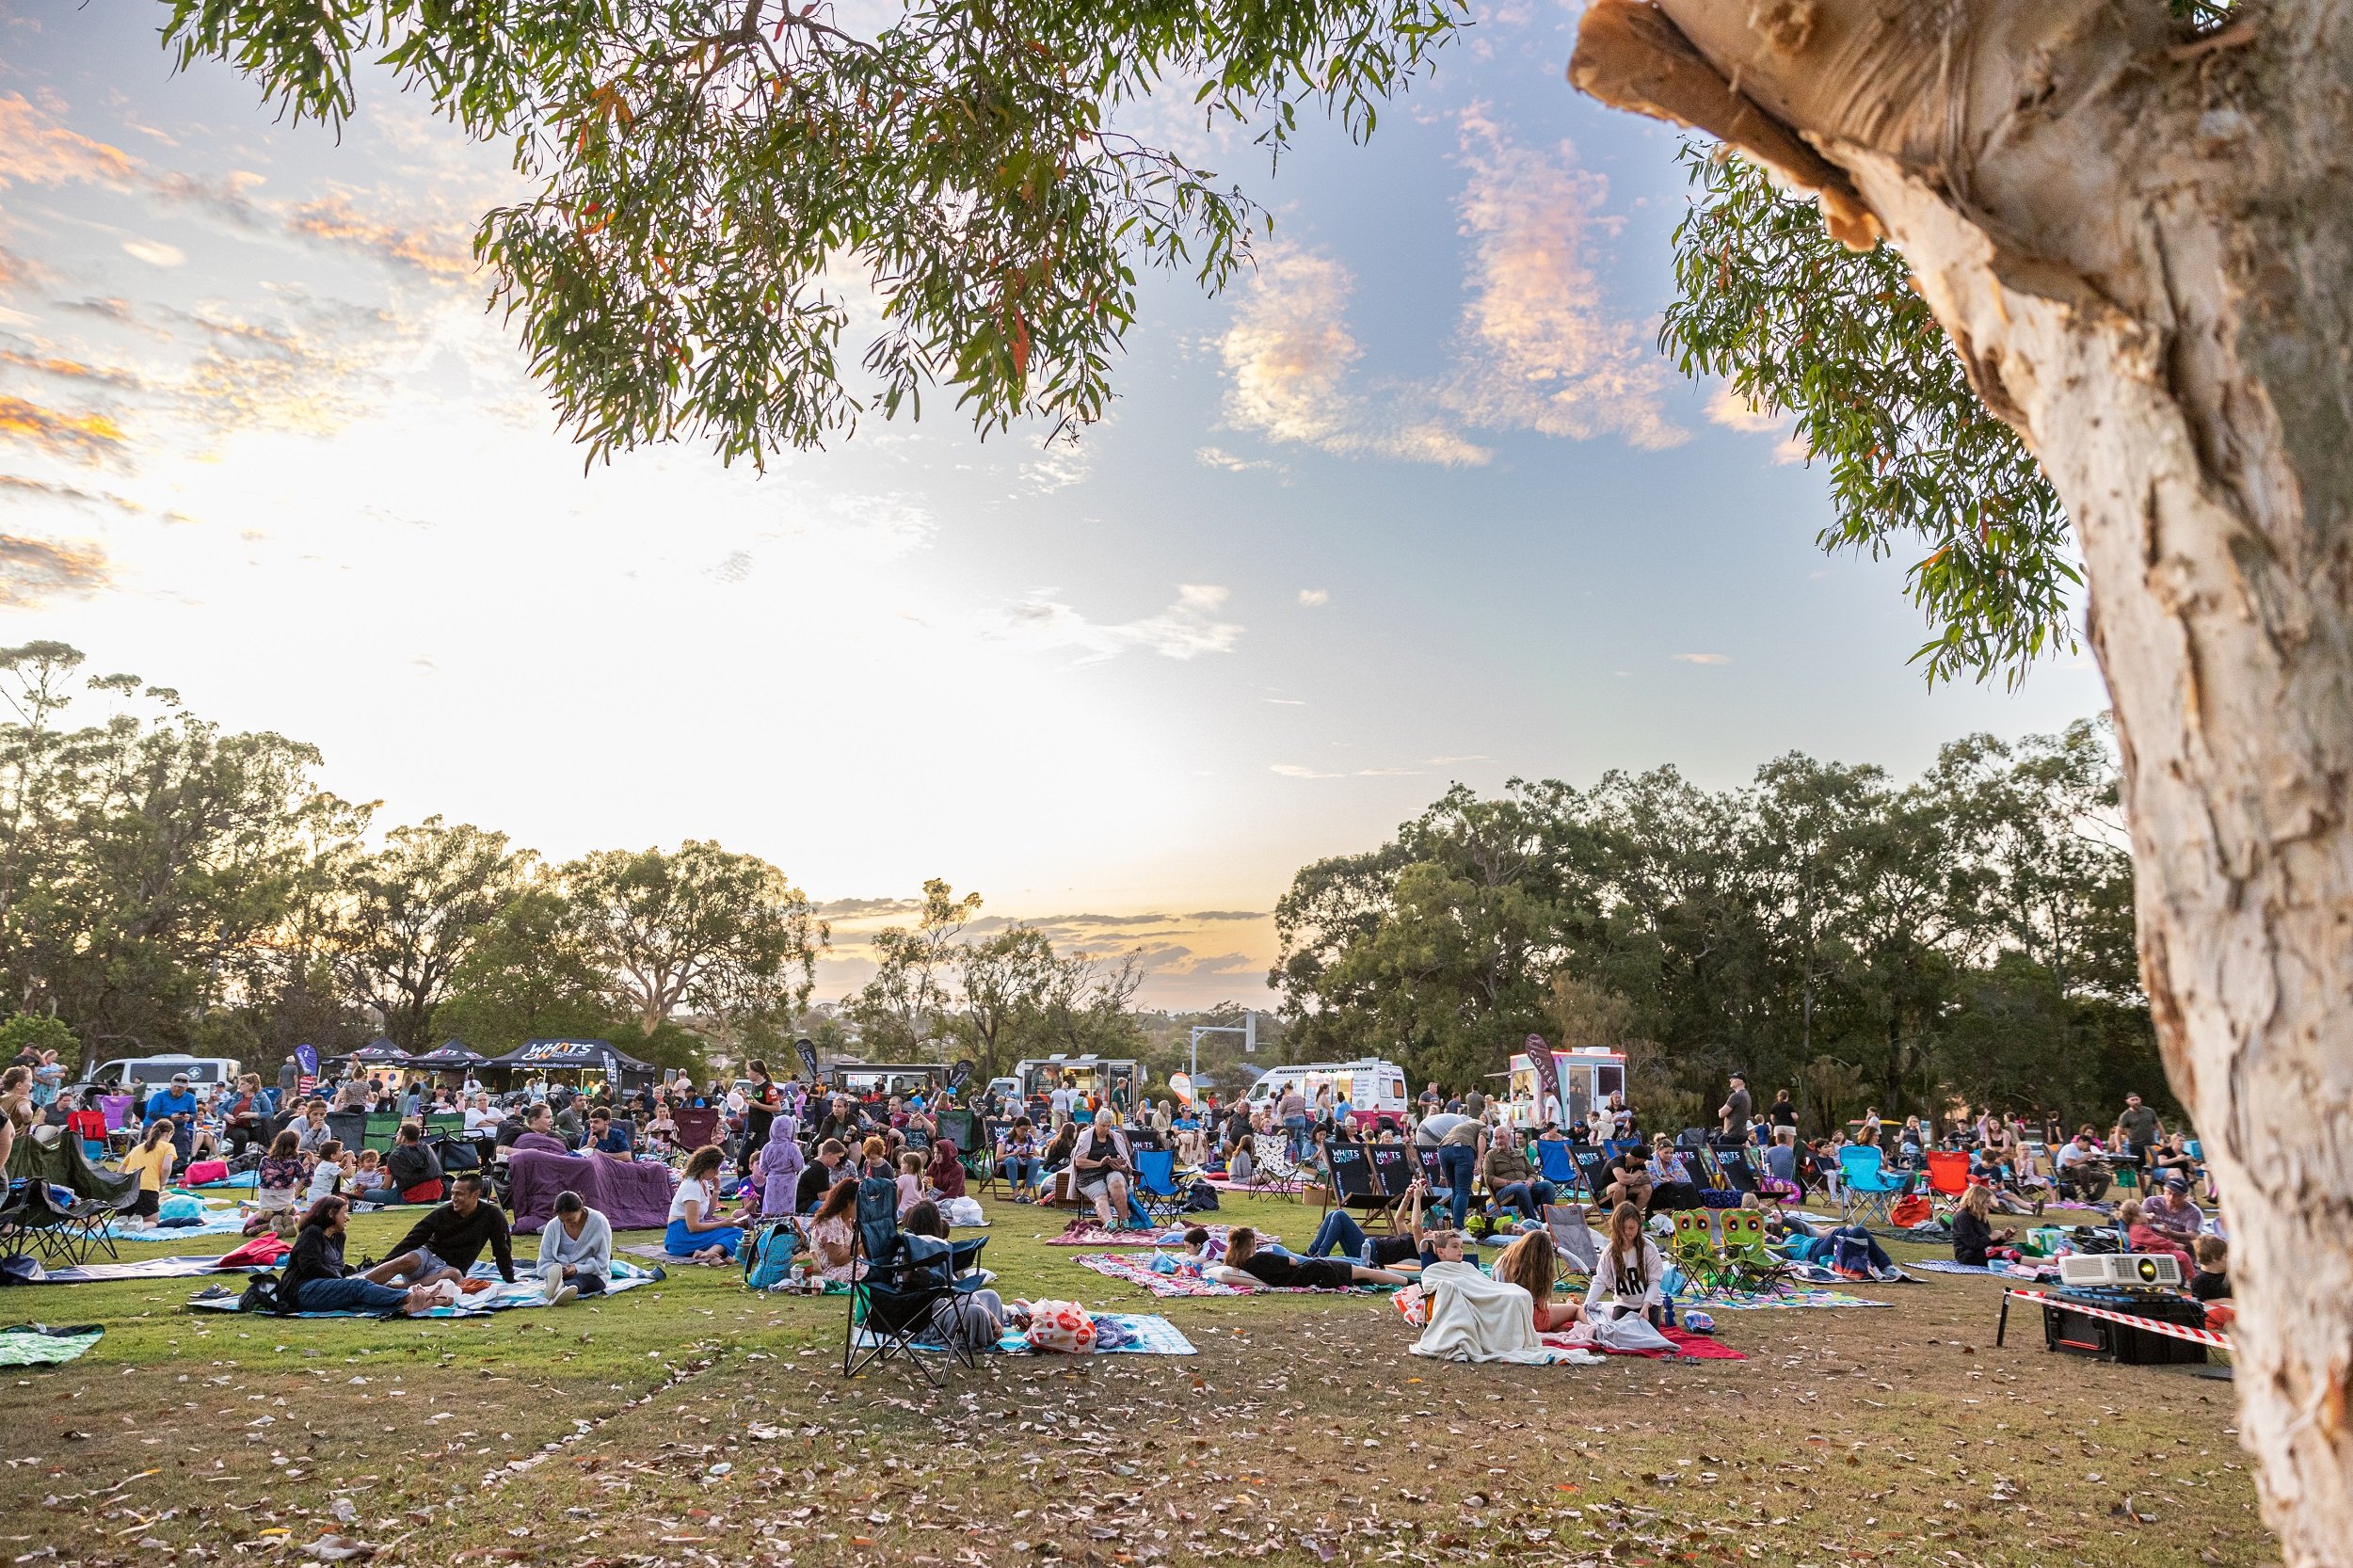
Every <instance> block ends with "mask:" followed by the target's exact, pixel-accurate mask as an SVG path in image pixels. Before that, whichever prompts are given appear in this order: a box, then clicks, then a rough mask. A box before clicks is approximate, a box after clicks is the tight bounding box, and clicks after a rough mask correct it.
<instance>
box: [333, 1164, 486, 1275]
mask: <svg viewBox="0 0 2353 1568" xmlns="http://www.w3.org/2000/svg"><path fill="white" fill-rule="evenodd" d="M486 1246H487V1247H488V1248H489V1249H490V1256H491V1258H492V1259H493V1260H494V1261H495V1262H496V1263H497V1264H498V1270H499V1278H501V1279H503V1280H504V1281H505V1282H506V1283H507V1284H509V1285H512V1284H514V1283H515V1241H514V1238H513V1236H512V1235H510V1234H509V1233H508V1231H507V1228H506V1215H505V1214H504V1211H502V1210H501V1209H500V1208H499V1206H498V1205H496V1204H494V1203H484V1202H483V1201H482V1177H481V1176H480V1175H479V1174H478V1173H476V1172H473V1171H460V1172H459V1173H458V1174H457V1176H456V1180H454V1181H452V1182H451V1183H450V1184H449V1202H447V1203H445V1204H443V1205H441V1206H440V1208H433V1209H428V1210H426V1211H425V1215H424V1218H423V1219H421V1220H419V1221H418V1222H417V1223H416V1224H413V1225H411V1226H409V1227H408V1235H406V1236H404V1237H402V1238H401V1239H400V1241H399V1243H398V1245H397V1246H395V1247H394V1249H393V1256H392V1258H391V1259H390V1260H389V1261H387V1262H385V1263H382V1264H380V1265H378V1266H377V1268H376V1269H375V1270H372V1271H371V1272H370V1273H369V1275H368V1277H369V1278H371V1279H377V1280H383V1281H389V1280H392V1279H405V1280H407V1281H408V1283H409V1284H411V1285H431V1284H433V1283H435V1282H436V1281H438V1280H444V1279H453V1280H459V1281H462V1280H464V1279H465V1277H466V1273H467V1271H468V1270H470V1269H472V1267H473V1266H474V1264H475V1262H476V1261H477V1260H478V1259H479V1258H480V1257H481V1256H482V1249H483V1248H484V1247H486Z"/></svg>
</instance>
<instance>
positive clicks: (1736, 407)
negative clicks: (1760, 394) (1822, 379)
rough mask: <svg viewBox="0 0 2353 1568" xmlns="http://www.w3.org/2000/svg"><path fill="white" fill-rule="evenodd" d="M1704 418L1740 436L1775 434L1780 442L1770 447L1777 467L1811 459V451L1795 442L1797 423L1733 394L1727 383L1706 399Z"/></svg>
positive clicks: (1783, 414)
mask: <svg viewBox="0 0 2353 1568" xmlns="http://www.w3.org/2000/svg"><path fill="white" fill-rule="evenodd" d="M1707 417H1708V418H1709V420H1711V421H1713V422H1714V423H1715V424H1721V425H1722V426H1723V427H1724V428H1725V429H1727V430H1737V431H1739V432H1740V433H1741V434H1742V435H1749V436H1762V435H1774V434H1778V435H1779V436H1780V437H1781V440H1779V441H1777V442H1775V443H1774V445H1773V461H1774V462H1775V463H1777V464H1781V465H1788V464H1791V463H1802V462H1805V461H1807V460H1808V459H1810V458H1811V457H1812V456H1814V453H1813V449H1812V448H1810V447H1808V446H1807V445H1806V444H1805V442H1804V441H1802V440H1799V439H1798V434H1797V430H1796V428H1795V426H1796V424H1797V421H1796V420H1795V419H1793V418H1792V417H1791V416H1790V415H1789V414H1788V413H1787V412H1786V411H1784V412H1782V413H1778V414H1773V413H1768V412H1766V411H1765V410H1764V409H1763V408H1758V407H1757V406H1756V405H1755V404H1753V403H1752V402H1750V401H1749V400H1748V399H1747V398H1745V397H1742V396H1741V395H1740V394H1739V393H1738V392H1734V391H1733V390H1732V388H1731V386H1730V385H1729V384H1728V383H1720V384H1719V385H1718V386H1717V388H1716V392H1715V395H1713V396H1711V397H1710V398H1709V399H1708V400H1707Z"/></svg>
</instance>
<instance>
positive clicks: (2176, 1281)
mask: <svg viewBox="0 0 2353 1568" xmlns="http://www.w3.org/2000/svg"><path fill="white" fill-rule="evenodd" d="M2058 1266H2059V1283H2060V1284H2061V1285H2065V1286H2072V1287H2085V1286H2090V1287H2105V1288H2111V1289H2113V1288H2116V1287H2119V1286H2124V1287H2129V1288H2142V1289H2148V1288H2158V1289H2167V1290H2179V1289H2180V1288H2182V1260H2181V1259H2180V1258H2178V1257H2174V1256H2170V1255H2169V1254H2158V1253H2096V1254H2091V1255H2089V1256H2081V1255H2078V1256H2068V1257H2062V1258H2060V1259H2059V1260H2058Z"/></svg>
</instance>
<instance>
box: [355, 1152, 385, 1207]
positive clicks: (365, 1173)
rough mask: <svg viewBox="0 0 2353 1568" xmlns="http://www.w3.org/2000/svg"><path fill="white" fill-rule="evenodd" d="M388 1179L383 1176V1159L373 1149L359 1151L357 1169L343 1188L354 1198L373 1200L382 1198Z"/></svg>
mask: <svg viewBox="0 0 2353 1568" xmlns="http://www.w3.org/2000/svg"><path fill="white" fill-rule="evenodd" d="M390 1179H391V1178H390V1177H389V1176H386V1175H385V1174H384V1157H383V1156H382V1155H380V1154H378V1153H376V1151H375V1150H374V1149H361V1150H360V1165H359V1168H358V1169H357V1170H356V1171H354V1172H353V1173H352V1177H351V1179H350V1180H349V1181H348V1182H346V1183H344V1186H345V1188H346V1189H347V1190H348V1191H349V1192H350V1193H351V1195H352V1196H353V1197H354V1198H358V1199H363V1200H374V1199H379V1198H381V1197H382V1196H383V1193H384V1192H385V1185H384V1184H385V1183H386V1182H387V1181H389V1180H390Z"/></svg>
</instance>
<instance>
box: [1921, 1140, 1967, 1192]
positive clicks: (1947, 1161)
mask: <svg viewBox="0 0 2353 1568" xmlns="http://www.w3.org/2000/svg"><path fill="white" fill-rule="evenodd" d="M1928 1167H1929V1192H1934V1193H1936V1194H1937V1195H1938V1196H1939V1197H1945V1198H1955V1199H1958V1198H1960V1197H1961V1194H1963V1193H1964V1192H1968V1191H1969V1157H1968V1156H1967V1155H1965V1154H1961V1153H1960V1152H1959V1151H1957V1150H1953V1149H1930V1150H1929V1154H1928Z"/></svg>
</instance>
